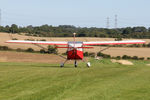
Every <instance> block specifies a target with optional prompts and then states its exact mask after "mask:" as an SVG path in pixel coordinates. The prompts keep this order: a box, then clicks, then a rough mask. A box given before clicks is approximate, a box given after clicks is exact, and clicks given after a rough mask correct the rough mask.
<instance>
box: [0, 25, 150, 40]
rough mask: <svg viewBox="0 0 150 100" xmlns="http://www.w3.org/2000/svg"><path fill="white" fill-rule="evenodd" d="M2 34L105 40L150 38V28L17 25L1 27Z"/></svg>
mask: <svg viewBox="0 0 150 100" xmlns="http://www.w3.org/2000/svg"><path fill="white" fill-rule="evenodd" d="M0 32H7V33H13V34H15V33H26V35H29V36H38V37H72V33H74V32H76V33H77V37H103V38H107V37H108V38H139V39H143V38H150V28H146V27H143V26H140V27H126V28H117V29H107V28H96V27H91V28H87V27H75V26H73V25H59V26H52V25H47V24H46V25H42V26H32V25H29V26H25V27H20V26H18V25H16V24H12V25H11V26H8V25H7V26H0Z"/></svg>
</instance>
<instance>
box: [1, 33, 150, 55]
mask: <svg viewBox="0 0 150 100" xmlns="http://www.w3.org/2000/svg"><path fill="white" fill-rule="evenodd" d="M12 37H13V38H17V39H20V40H25V39H35V40H41V39H45V40H47V41H72V40H73V38H72V37H69V38H61V37H56V38H54V37H52V38H51V37H50V38H48V37H32V36H24V35H18V34H13V35H12ZM7 40H10V36H9V34H8V33H0V45H3V46H9V47H10V48H13V49H17V48H22V49H27V48H33V49H34V50H40V49H41V48H39V47H37V46H35V45H32V44H8V43H5V41H7ZM76 40H77V41H112V40H114V39H113V38H89V37H85V38H76ZM142 40H145V41H146V42H147V43H149V42H150V40H149V39H142ZM43 46H45V47H47V45H43ZM103 48H104V47H97V46H95V47H94V49H85V50H84V51H85V52H86V51H88V52H95V53H97V52H99V51H100V50H101V49H103ZM58 50H59V53H64V52H65V51H66V49H58ZM149 51H150V48H123V47H115V48H114V47H112V48H110V49H108V50H106V51H104V52H103V53H106V54H110V55H111V56H122V55H129V56H139V57H150V53H149Z"/></svg>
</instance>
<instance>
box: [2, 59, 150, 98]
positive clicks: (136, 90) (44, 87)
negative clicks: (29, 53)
mask: <svg viewBox="0 0 150 100" xmlns="http://www.w3.org/2000/svg"><path fill="white" fill-rule="evenodd" d="M132 62H133V63H134V65H133V66H127V65H120V64H117V63H112V62H111V61H110V60H109V59H103V60H101V61H98V60H94V59H91V64H92V67H91V68H87V67H86V65H85V64H84V63H80V64H79V65H78V68H74V66H73V65H72V64H67V65H66V66H65V67H64V68H60V67H59V64H46V63H15V62H10V63H8V62H3V63H2V62H1V63H0V100H150V96H149V94H150V66H147V65H146V64H149V63H150V62H148V61H134V60H132Z"/></svg>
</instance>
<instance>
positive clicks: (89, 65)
mask: <svg viewBox="0 0 150 100" xmlns="http://www.w3.org/2000/svg"><path fill="white" fill-rule="evenodd" d="M83 62H85V63H86V66H87V67H88V68H89V67H91V63H90V62H86V61H85V60H84V59H83Z"/></svg>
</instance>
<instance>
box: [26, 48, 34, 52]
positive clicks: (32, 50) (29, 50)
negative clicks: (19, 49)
mask: <svg viewBox="0 0 150 100" xmlns="http://www.w3.org/2000/svg"><path fill="white" fill-rule="evenodd" d="M26 51H27V52H34V49H32V48H28V49H27V50H26Z"/></svg>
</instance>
